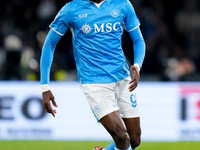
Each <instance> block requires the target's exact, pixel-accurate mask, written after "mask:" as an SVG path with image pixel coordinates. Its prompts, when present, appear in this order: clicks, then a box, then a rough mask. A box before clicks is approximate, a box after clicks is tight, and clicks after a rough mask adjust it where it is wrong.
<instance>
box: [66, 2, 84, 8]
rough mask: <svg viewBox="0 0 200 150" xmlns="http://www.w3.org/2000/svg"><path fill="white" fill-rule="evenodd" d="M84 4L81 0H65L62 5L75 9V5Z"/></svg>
mask: <svg viewBox="0 0 200 150" xmlns="http://www.w3.org/2000/svg"><path fill="white" fill-rule="evenodd" d="M82 5H84V3H83V0H72V1H70V2H67V3H66V4H65V6H64V8H65V9H70V10H75V9H76V8H77V7H79V6H82Z"/></svg>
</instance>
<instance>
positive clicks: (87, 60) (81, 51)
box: [50, 0, 143, 84]
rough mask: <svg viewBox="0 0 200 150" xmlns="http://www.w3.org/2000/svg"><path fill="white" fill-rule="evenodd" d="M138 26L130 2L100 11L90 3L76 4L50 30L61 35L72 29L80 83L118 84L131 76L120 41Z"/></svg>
mask: <svg viewBox="0 0 200 150" xmlns="http://www.w3.org/2000/svg"><path fill="white" fill-rule="evenodd" d="M139 25H140V22H139V20H138V18H137V16H136V13H135V11H134V8H133V6H132V5H131V3H130V2H129V1H128V0H105V1H104V2H103V3H102V4H101V5H100V7H99V8H98V7H97V6H96V5H95V4H94V3H93V2H91V1H90V0H73V1H72V2H69V3H67V4H66V5H65V6H64V7H63V8H62V9H61V10H60V11H59V13H58V15H57V16H56V18H55V20H54V21H53V22H52V23H51V25H50V27H51V29H53V30H54V31H55V32H56V33H58V34H59V35H64V34H65V32H66V30H67V29H68V28H70V29H71V31H72V35H73V48H74V58H75V61H76V67H77V72H78V73H77V74H78V79H79V81H80V82H81V83H82V84H85V83H109V82H116V81H119V80H121V79H123V78H125V77H127V76H129V67H128V65H127V62H126V58H125V56H124V53H123V50H122V45H121V42H122V41H121V39H122V34H123V30H124V29H126V30H127V31H128V32H130V31H133V30H134V29H136V28H137V27H138V26H139ZM142 61H143V60H142Z"/></svg>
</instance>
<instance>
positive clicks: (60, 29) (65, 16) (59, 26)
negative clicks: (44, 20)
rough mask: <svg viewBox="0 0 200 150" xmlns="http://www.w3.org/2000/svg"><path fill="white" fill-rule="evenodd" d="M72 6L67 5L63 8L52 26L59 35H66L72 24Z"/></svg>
mask: <svg viewBox="0 0 200 150" xmlns="http://www.w3.org/2000/svg"><path fill="white" fill-rule="evenodd" d="M69 5H70V4H69V3H67V4H66V5H65V6H63V7H62V8H61V10H60V11H59V12H58V14H57V15H56V17H55V19H54V21H53V22H52V23H51V24H50V26H49V27H50V28H51V29H53V30H54V31H55V32H56V33H58V34H59V35H62V36H63V35H64V34H65V32H66V31H67V29H68V27H69V25H70V23H71V15H70V6H69Z"/></svg>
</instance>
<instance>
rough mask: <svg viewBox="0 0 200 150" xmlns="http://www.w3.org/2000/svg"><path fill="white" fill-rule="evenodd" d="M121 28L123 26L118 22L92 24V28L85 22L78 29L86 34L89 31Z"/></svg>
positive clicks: (108, 30)
mask: <svg viewBox="0 0 200 150" xmlns="http://www.w3.org/2000/svg"><path fill="white" fill-rule="evenodd" d="M120 29H121V30H123V27H122V25H121V23H120V22H115V23H102V24H100V25H99V24H93V28H92V27H91V26H90V25H89V24H87V23H85V24H84V25H83V26H82V27H81V28H80V30H81V31H82V32H83V33H85V34H86V35H87V34H88V33H90V32H93V33H102V32H111V31H118V30H120Z"/></svg>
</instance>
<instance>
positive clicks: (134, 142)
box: [130, 134, 141, 149]
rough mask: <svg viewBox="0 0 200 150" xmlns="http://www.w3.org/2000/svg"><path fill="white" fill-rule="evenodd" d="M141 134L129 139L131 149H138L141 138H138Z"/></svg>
mask: <svg viewBox="0 0 200 150" xmlns="http://www.w3.org/2000/svg"><path fill="white" fill-rule="evenodd" d="M140 135H141V134H138V135H136V136H135V137H134V138H131V139H130V143H131V147H132V148H133V149H134V148H136V147H138V146H139V145H140V143H141V138H140Z"/></svg>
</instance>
